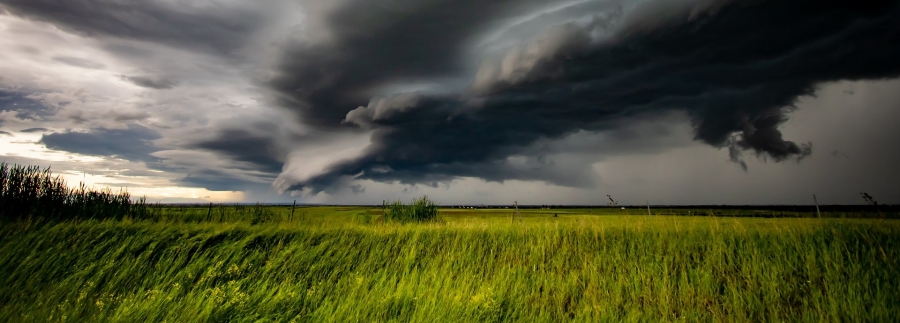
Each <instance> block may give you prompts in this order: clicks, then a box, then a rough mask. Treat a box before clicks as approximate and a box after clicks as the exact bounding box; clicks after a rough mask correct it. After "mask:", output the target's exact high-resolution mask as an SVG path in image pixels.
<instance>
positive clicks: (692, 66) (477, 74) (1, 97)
mask: <svg viewBox="0 0 900 323" xmlns="http://www.w3.org/2000/svg"><path fill="white" fill-rule="evenodd" d="M898 21H900V1H885V0H864V1H837V0H817V1H813V0H795V1H776V0H577V1H571V0H506V1H500V0H259V1H238V0H190V1H186V0H134V1H121V0H0V161H5V162H7V163H9V164H20V165H40V166H42V167H50V168H51V170H52V171H53V172H54V173H55V174H59V175H60V176H62V177H63V178H65V179H66V180H67V181H68V183H69V184H70V185H72V186H74V185H78V183H80V182H84V183H86V184H88V185H89V186H93V187H97V188H102V187H111V188H113V189H120V188H121V189H127V190H128V192H130V193H131V194H132V195H133V196H146V197H148V199H149V200H151V201H161V202H202V201H210V202H256V201H260V202H270V203H275V202H290V201H293V200H296V201H297V202H298V203H328V204H380V203H381V201H382V200H397V199H400V200H404V201H408V200H410V199H412V198H414V197H418V196H422V195H428V196H429V198H431V199H433V200H435V201H436V202H438V203H439V204H442V205H455V204H501V205H502V204H512V203H513V202H514V201H515V202H518V203H519V204H531V205H534V204H579V205H584V204H593V205H605V204H606V203H607V202H608V198H607V195H609V196H611V197H612V198H613V199H615V200H616V201H617V202H618V203H619V204H621V205H628V204H631V205H639V204H646V203H649V204H656V205H690V204H812V203H813V194H815V195H816V197H817V199H818V201H819V203H820V204H864V203H866V202H865V201H864V200H863V199H862V198H861V196H860V193H862V192H866V193H868V194H870V195H871V196H873V197H874V198H875V200H876V201H878V202H880V203H882V204H894V203H900V185H898V183H900V167H898V164H900V148H898V147H900V145H898V144H897V143H896V142H895V141H897V139H900V127H898V125H897V121H898V120H900V59H897V57H900V23H898Z"/></svg>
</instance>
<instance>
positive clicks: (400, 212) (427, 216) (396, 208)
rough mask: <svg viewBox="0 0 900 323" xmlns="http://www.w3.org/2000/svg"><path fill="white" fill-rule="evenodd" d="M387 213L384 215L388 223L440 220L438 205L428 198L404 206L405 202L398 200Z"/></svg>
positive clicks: (415, 200)
mask: <svg viewBox="0 0 900 323" xmlns="http://www.w3.org/2000/svg"><path fill="white" fill-rule="evenodd" d="M387 211H388V212H387V213H385V215H384V218H385V220H387V221H396V222H400V223H408V222H429V221H437V220H438V209H437V204H435V203H434V201H432V200H429V199H428V196H422V198H418V199H414V200H413V201H412V202H411V203H410V204H403V202H401V201H399V200H397V201H395V202H394V203H391V205H389V206H388V210H387Z"/></svg>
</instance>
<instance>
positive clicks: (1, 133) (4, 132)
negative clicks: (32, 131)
mask: <svg viewBox="0 0 900 323" xmlns="http://www.w3.org/2000/svg"><path fill="white" fill-rule="evenodd" d="M0 135H7V136H10V137H14V136H13V134H11V133H9V132H6V131H0Z"/></svg>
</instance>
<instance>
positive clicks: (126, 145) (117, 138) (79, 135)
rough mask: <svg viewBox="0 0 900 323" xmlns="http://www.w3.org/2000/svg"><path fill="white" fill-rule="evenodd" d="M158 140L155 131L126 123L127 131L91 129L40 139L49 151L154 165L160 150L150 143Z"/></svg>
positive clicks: (47, 135)
mask: <svg viewBox="0 0 900 323" xmlns="http://www.w3.org/2000/svg"><path fill="white" fill-rule="evenodd" d="M159 138H161V135H160V134H159V132H157V131H156V130H153V129H150V128H147V127H144V126H141V125H137V124H129V125H128V128H127V129H106V128H99V129H93V130H91V131H90V132H62V133H50V134H45V135H43V136H42V137H41V141H40V142H41V143H42V144H44V145H45V146H46V147H47V148H49V149H54V150H61V151H67V152H72V153H78V154H84V155H92V156H104V157H116V158H122V159H126V160H131V161H144V162H155V161H158V158H156V157H153V156H151V155H150V154H152V153H153V152H156V151H159V150H160V149H159V148H157V147H156V146H154V145H153V142H152V141H153V140H156V139H159Z"/></svg>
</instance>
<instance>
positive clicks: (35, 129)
mask: <svg viewBox="0 0 900 323" xmlns="http://www.w3.org/2000/svg"><path fill="white" fill-rule="evenodd" d="M47 131H49V130H47V128H28V129H24V130H20V131H19V132H24V133H32V132H47Z"/></svg>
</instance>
